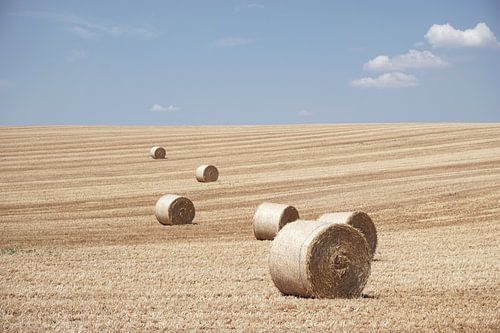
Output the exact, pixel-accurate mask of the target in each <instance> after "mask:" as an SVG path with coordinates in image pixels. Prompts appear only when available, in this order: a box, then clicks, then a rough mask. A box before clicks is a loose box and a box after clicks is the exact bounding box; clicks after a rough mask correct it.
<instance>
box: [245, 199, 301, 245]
mask: <svg viewBox="0 0 500 333" xmlns="http://www.w3.org/2000/svg"><path fill="white" fill-rule="evenodd" d="M298 219H299V212H298V211H297V209H296V208H295V207H293V206H287V205H282V204H276V203H270V202H263V203H261V204H260V205H259V207H257V210H256V211H255V215H254V216H253V233H254V235H255V238H257V239H258V240H272V239H274V237H275V236H276V234H277V233H278V231H280V229H281V228H283V226H284V225H285V224H287V223H289V222H292V221H296V220H298Z"/></svg>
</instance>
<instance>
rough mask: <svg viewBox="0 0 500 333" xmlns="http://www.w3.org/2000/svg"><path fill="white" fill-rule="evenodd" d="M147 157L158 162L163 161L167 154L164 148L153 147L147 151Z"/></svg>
mask: <svg viewBox="0 0 500 333" xmlns="http://www.w3.org/2000/svg"><path fill="white" fill-rule="evenodd" d="M149 155H150V156H151V157H152V158H154V159H155V160H158V159H164V158H165V156H166V155H167V152H166V151H165V148H163V147H158V146H155V147H153V148H151V150H150V151H149Z"/></svg>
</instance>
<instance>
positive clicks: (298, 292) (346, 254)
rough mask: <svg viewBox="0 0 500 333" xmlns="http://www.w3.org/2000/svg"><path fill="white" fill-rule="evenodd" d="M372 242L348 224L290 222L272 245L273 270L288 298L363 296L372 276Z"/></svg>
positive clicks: (281, 289)
mask: <svg viewBox="0 0 500 333" xmlns="http://www.w3.org/2000/svg"><path fill="white" fill-rule="evenodd" d="M370 258H371V257H370V250H369V248H368V243H367V242H366V239H365V238H364V237H363V235H362V234H361V232H360V231H359V230H357V229H355V228H353V227H351V226H349V225H346V224H336V223H328V222H324V221H303V220H299V221H296V222H292V223H289V224H287V225H285V226H284V227H283V229H281V231H280V232H279V233H278V235H277V236H276V238H275V239H274V241H273V243H272V246H271V254H270V256H269V270H270V273H271V277H272V279H273V282H274V284H275V285H276V287H277V288H278V289H279V290H280V291H281V292H282V293H283V294H285V295H295V296H301V297H317V298H337V297H340V298H353V297H359V296H361V292H362V291H363V288H364V287H365V285H366V282H367V280H368V277H369V275H370V268H371V266H370V265H371V260H370Z"/></svg>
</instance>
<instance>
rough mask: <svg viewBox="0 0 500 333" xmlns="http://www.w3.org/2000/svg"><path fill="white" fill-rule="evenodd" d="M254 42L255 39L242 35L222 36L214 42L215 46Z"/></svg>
mask: <svg viewBox="0 0 500 333" xmlns="http://www.w3.org/2000/svg"><path fill="white" fill-rule="evenodd" d="M252 43H254V40H253V39H251V38H242V37H227V38H221V39H218V40H216V41H215V42H214V45H215V46H221V47H225V46H240V45H248V44H252Z"/></svg>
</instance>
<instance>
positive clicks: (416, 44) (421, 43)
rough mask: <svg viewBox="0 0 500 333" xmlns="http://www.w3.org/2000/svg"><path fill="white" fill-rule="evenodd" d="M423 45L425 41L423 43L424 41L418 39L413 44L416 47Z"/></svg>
mask: <svg viewBox="0 0 500 333" xmlns="http://www.w3.org/2000/svg"><path fill="white" fill-rule="evenodd" d="M424 45H425V43H424V42H422V41H418V42H416V43H415V44H413V46H415V47H416V48H421V47H423V46H424Z"/></svg>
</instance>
